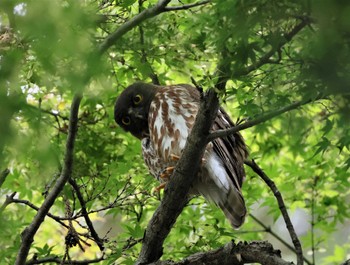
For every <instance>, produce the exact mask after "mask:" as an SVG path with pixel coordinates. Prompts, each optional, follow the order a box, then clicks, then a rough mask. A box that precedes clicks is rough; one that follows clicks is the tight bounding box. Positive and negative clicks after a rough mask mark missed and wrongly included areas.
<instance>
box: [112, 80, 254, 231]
mask: <svg viewBox="0 0 350 265" xmlns="http://www.w3.org/2000/svg"><path fill="white" fill-rule="evenodd" d="M199 104H200V92H199V91H198V90H197V89H196V88H194V87H192V86H190V85H184V84H181V85H171V86H156V85H153V84H147V83H142V82H137V83H134V84H132V85H130V86H129V87H127V88H126V89H125V90H124V91H123V92H122V93H121V94H120V96H119V97H118V98H117V100H116V103H115V107H114V118H115V121H116V122H117V124H118V125H120V126H121V127H122V128H123V129H124V130H125V131H127V132H130V133H131V134H132V135H133V136H135V137H137V138H138V139H140V141H141V149H142V155H143V158H144V161H145V163H146V165H147V167H148V169H149V172H150V173H151V175H153V176H154V177H155V178H157V179H158V180H159V181H160V182H163V184H161V185H160V188H161V187H163V186H164V185H165V184H166V182H167V181H168V180H169V177H170V178H171V170H172V169H173V168H174V166H175V165H176V162H177V160H178V158H179V157H180V156H181V153H182V151H183V149H184V147H185V144H186V140H187V137H188V136H189V134H190V132H191V129H192V127H193V125H194V121H195V118H196V115H197V112H198V109H199ZM232 126H234V123H233V122H232V121H231V119H230V117H229V116H228V115H227V113H226V112H225V111H224V109H223V108H219V110H218V113H217V116H216V118H215V120H214V123H213V126H212V130H213V131H215V130H220V129H227V128H230V127H232ZM247 155H248V151H247V147H246V145H245V143H244V140H243V138H242V136H241V135H240V134H239V133H235V134H232V135H229V136H227V137H223V138H217V139H215V140H213V141H212V142H210V143H209V144H208V145H207V147H206V150H205V153H204V156H203V158H202V163H201V166H200V169H199V172H198V175H197V176H196V177H195V179H194V181H193V183H192V186H191V187H190V194H200V195H202V196H204V197H205V198H206V199H207V200H208V201H209V202H212V203H214V204H215V205H217V206H218V207H220V209H221V210H222V211H223V213H224V214H225V216H226V218H227V219H228V220H229V222H230V224H231V225H232V227H233V228H238V227H240V226H241V225H242V223H243V222H244V219H245V216H246V213H247V210H246V206H245V202H244V198H243V196H242V193H241V187H242V182H243V180H244V178H245V172H244V167H243V164H244V160H245V158H246V157H247Z"/></svg>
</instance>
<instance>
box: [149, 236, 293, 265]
mask: <svg viewBox="0 0 350 265" xmlns="http://www.w3.org/2000/svg"><path fill="white" fill-rule="evenodd" d="M248 263H258V264H264V265H292V264H293V263H292V262H287V261H285V260H283V259H282V258H281V253H280V251H279V250H275V249H273V247H272V245H271V244H270V243H268V242H266V241H257V242H252V243H249V244H248V243H242V242H239V243H238V244H235V243H234V242H230V243H227V244H226V245H225V246H223V247H221V248H218V249H216V250H212V251H208V252H200V253H196V254H193V255H191V256H189V257H187V258H185V259H183V260H181V261H179V262H174V261H168V260H166V261H157V262H154V263H151V264H152V265H202V264H211V265H242V264H248ZM151 264H150V265H151Z"/></svg>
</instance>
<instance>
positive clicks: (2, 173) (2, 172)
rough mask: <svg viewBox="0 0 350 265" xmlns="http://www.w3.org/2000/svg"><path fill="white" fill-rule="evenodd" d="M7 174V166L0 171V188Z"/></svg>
mask: <svg viewBox="0 0 350 265" xmlns="http://www.w3.org/2000/svg"><path fill="white" fill-rule="evenodd" d="M8 174H10V170H9V169H8V168H6V169H4V170H3V171H1V173H0V188H1V186H2V184H4V182H5V180H6V178H7V176H8Z"/></svg>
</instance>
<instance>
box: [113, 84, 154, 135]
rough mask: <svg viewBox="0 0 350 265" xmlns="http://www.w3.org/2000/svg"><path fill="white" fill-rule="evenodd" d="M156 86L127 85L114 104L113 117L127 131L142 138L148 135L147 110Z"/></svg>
mask: <svg viewBox="0 0 350 265" xmlns="http://www.w3.org/2000/svg"><path fill="white" fill-rule="evenodd" d="M156 92H157V86H155V85H151V84H146V83H141V82H138V83H135V84H132V85H131V86H128V87H127V88H126V89H125V90H124V91H123V92H122V93H121V94H120V96H119V97H118V98H117V100H116V102H115V105H114V119H115V121H116V122H117V123H118V124H119V125H120V126H121V127H122V128H123V129H124V130H125V131H127V132H130V133H131V134H132V135H134V136H135V137H137V138H139V139H142V138H143V137H145V136H147V135H149V132H148V112H149V108H150V105H151V102H152V100H153V98H154V95H155V94H156Z"/></svg>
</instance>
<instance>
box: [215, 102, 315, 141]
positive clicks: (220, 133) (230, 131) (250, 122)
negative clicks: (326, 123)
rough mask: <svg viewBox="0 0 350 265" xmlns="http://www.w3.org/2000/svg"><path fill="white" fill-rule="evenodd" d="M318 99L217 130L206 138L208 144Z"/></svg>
mask: <svg viewBox="0 0 350 265" xmlns="http://www.w3.org/2000/svg"><path fill="white" fill-rule="evenodd" d="M318 99H321V96H319V97H317V98H314V99H304V100H300V101H297V102H295V103H292V104H290V105H288V106H285V107H283V108H281V109H277V110H273V111H270V112H267V113H265V114H262V115H261V116H259V117H257V118H255V119H253V120H248V121H246V122H244V123H241V124H239V125H236V126H234V127H232V128H230V129H227V130H218V131H215V132H211V133H210V136H209V137H208V141H209V142H210V141H213V140H214V139H216V138H220V137H225V136H227V135H230V134H233V133H236V132H238V131H241V130H244V129H247V128H250V127H253V126H255V125H258V124H260V123H263V122H265V121H268V120H271V119H272V118H274V117H277V116H279V115H281V114H283V113H285V112H288V111H291V110H294V109H297V108H299V107H300V106H303V105H306V104H308V103H310V102H313V101H316V100H318Z"/></svg>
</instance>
